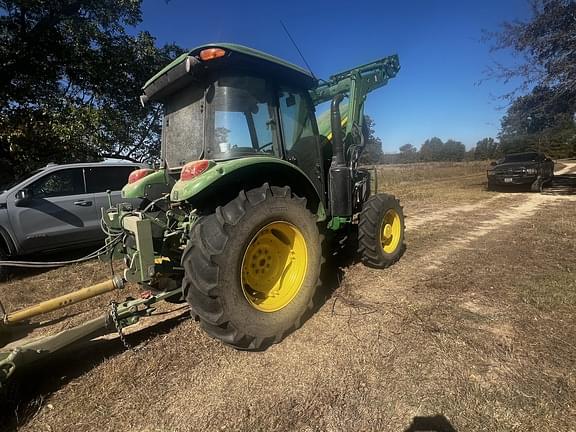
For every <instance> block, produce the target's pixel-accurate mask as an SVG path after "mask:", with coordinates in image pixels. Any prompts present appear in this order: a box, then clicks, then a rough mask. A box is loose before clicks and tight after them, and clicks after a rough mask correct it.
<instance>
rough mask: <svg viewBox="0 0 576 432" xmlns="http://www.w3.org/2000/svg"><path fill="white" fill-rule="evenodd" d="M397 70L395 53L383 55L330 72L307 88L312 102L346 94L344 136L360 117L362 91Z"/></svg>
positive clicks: (382, 82) (383, 81) (384, 81)
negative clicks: (357, 64) (309, 88)
mask: <svg viewBox="0 0 576 432" xmlns="http://www.w3.org/2000/svg"><path fill="white" fill-rule="evenodd" d="M399 70H400V61H399V59H398V56H397V55H392V56H389V57H384V58H382V59H380V60H376V61H374V62H372V63H367V64H365V65H362V66H358V67H356V68H353V69H350V70H347V71H344V72H341V73H339V74H336V75H333V76H331V77H330V79H329V80H328V81H326V82H324V83H322V84H320V85H319V86H318V87H316V88H315V89H314V90H312V91H311V92H310V94H311V96H312V100H313V102H314V105H319V104H321V103H323V102H327V101H330V100H332V99H333V98H334V97H335V96H337V95H343V96H347V97H348V99H349V101H348V114H347V117H348V122H347V125H346V136H348V135H349V134H351V133H352V131H353V130H354V128H355V127H361V126H362V123H363V121H364V102H365V101H366V95H367V94H368V93H370V92H371V91H373V90H376V89H377V88H380V87H382V86H384V85H386V84H387V83H388V80H389V79H390V78H394V77H395V76H396V74H397V73H398V71H399Z"/></svg>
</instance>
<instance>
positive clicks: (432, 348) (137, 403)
mask: <svg viewBox="0 0 576 432" xmlns="http://www.w3.org/2000/svg"><path fill="white" fill-rule="evenodd" d="M405 168H406V169H408V170H414V171H413V173H412V174H406V173H402V172H401V171H402V170H401V169H400V168H397V167H390V168H389V167H385V168H384V169H385V170H388V169H391V170H396V171H394V175H396V177H394V176H393V175H391V174H390V175H388V174H387V178H397V179H401V180H398V181H397V182H396V183H390V184H388V185H387V186H386V188H389V189H388V190H392V191H393V192H395V193H396V194H397V195H398V196H399V197H400V198H401V199H402V200H403V201H404V202H406V204H407V206H406V210H407V213H408V218H407V224H408V227H409V230H408V232H407V245H408V249H407V252H406V254H405V256H404V257H403V259H402V260H401V261H400V262H399V263H397V264H396V265H395V266H393V267H391V268H389V269H386V270H372V269H368V268H366V267H363V266H362V265H360V264H353V265H350V266H347V267H345V268H343V269H342V271H343V273H344V274H343V277H342V281H341V284H340V286H339V288H338V289H337V290H336V291H335V293H334V295H333V296H332V297H331V298H330V299H329V300H328V301H327V302H326V303H325V304H324V305H323V306H322V307H321V308H320V310H319V311H318V313H316V314H315V315H314V316H313V317H312V318H311V319H310V320H309V321H308V322H307V323H306V324H305V325H304V327H303V328H302V329H300V330H299V331H297V332H296V333H295V334H293V335H291V336H290V337H288V338H287V339H286V340H285V341H284V342H283V343H281V344H279V345H276V346H273V347H272V348H270V349H269V350H267V351H266V352H263V353H246V352H237V351H234V350H232V349H229V348H227V347H225V346H223V345H222V344H220V343H218V342H217V341H214V340H210V339H208V338H207V337H206V336H205V335H204V334H203V333H202V332H201V331H200V330H199V328H198V326H197V324H196V323H194V322H193V321H191V320H187V321H184V322H181V321H180V320H177V319H176V320H172V321H169V322H167V323H164V324H162V323H158V324H156V325H155V326H154V327H152V328H150V329H148V330H146V331H140V332H137V333H135V334H132V335H130V336H129V338H130V340H131V341H132V342H133V343H137V344H138V343H139V344H140V345H139V346H140V347H141V349H140V350H139V351H136V352H122V350H121V347H120V346H119V344H118V342H117V341H104V342H99V343H96V344H93V345H91V346H88V347H84V348H83V349H82V350H81V351H80V352H76V353H75V354H67V355H65V356H64V358H60V359H59V360H58V361H57V362H53V363H51V364H50V365H49V369H47V370H49V373H48V374H46V375H45V376H43V375H42V374H39V375H38V374H37V375H36V376H35V377H34V382H33V383H29V385H30V386H31V389H32V390H31V392H30V393H29V394H28V399H26V400H25V401H26V402H27V403H28V406H29V410H28V411H26V410H21V411H20V412H21V413H22V412H24V413H26V412H27V413H28V414H29V415H28V417H27V418H25V419H24V420H22V421H21V430H24V431H49V430H59V431H68V430H70V431H77V430H81V431H83V432H90V431H115V430H127V431H190V430H199V431H205V430H237V431H255V430H266V431H288V430H289V431H317V430H318V431H319V430H330V431H339V430H366V431H369V430H373V431H402V430H408V428H409V427H410V426H411V425H412V426H414V424H415V423H419V424H420V426H421V427H420V429H409V430H448V431H449V430H458V431H486V430H490V431H515V430H517V431H524V430H539V431H559V430H562V431H571V430H575V426H574V425H575V424H576V411H575V407H574V400H576V377H575V376H574V374H573V368H574V365H575V364H576V347H575V346H574V340H575V336H576V318H575V317H576V278H575V276H574V275H575V274H576V263H575V262H574V258H573V257H574V256H575V255H576V245H575V243H574V232H576V201H575V200H574V199H572V198H563V197H550V196H540V195H535V194H496V193H490V192H486V191H484V190H483V186H482V181H483V178H482V176H483V171H482V173H480V172H479V171H477V172H471V170H472V168H471V167H470V166H460V165H458V166H455V167H452V169H450V168H446V167H436V168H437V169H436V170H435V169H433V168H430V167H428V166H418V167H405ZM426 170H432V171H429V173H430V175H431V176H434V175H435V174H438V177H434V181H433V182H431V183H430V184H427V182H426V181H424V180H420V178H421V177H420V176H421V173H422V171H426ZM440 170H444V171H443V173H442V175H441V176H440V175H439V174H440ZM478 170H480V167H478ZM469 172H470V174H468V173H469ZM383 175H384V173H383ZM410 175H413V176H414V179H415V181H413V182H411V181H409V178H410ZM468 175H470V176H472V175H475V176H476V177H468ZM405 197H408V198H407V199H405ZM443 197H444V199H442V198H443ZM99 266H100V265H99V264H95V263H90V264H86V265H85V266H82V267H80V268H68V269H61V270H57V271H53V272H50V273H49V274H46V273H45V274H43V275H37V276H33V277H26V278H24V279H22V280H20V281H16V282H13V283H11V284H8V285H0V293H1V295H2V296H3V297H6V296H7V295H8V296H11V297H10V298H11V300H10V302H11V304H12V305H17V303H18V301H22V300H24V301H23V303H27V302H28V301H32V300H33V297H35V296H36V295H39V294H42V295H44V294H47V293H46V292H45V291H41V290H38V291H36V292H35V293H29V294H27V295H26V297H24V294H22V298H21V300H19V297H18V294H17V293H16V292H17V290H25V289H26V287H30V286H36V284H40V283H45V282H47V281H51V282H52V283H53V286H55V287H60V286H61V285H59V284H58V283H57V282H56V281H57V280H59V278H60V280H66V281H68V280H70V281H71V282H70V283H69V285H68V286H67V288H72V287H76V285H77V284H78V286H81V284H80V283H81V281H84V282H86V281H87V279H89V278H96V279H100V278H101V277H102V276H105V273H106V268H105V267H102V266H100V267H99ZM80 269H82V271H81V272H79V271H78V270H80ZM77 273H78V274H77ZM59 289H60V288H59ZM434 425H441V426H443V427H444V429H438V428H437V429H433V426H434ZM450 427H452V428H453V429H450Z"/></svg>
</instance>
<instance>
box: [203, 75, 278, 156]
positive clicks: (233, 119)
mask: <svg viewBox="0 0 576 432" xmlns="http://www.w3.org/2000/svg"><path fill="white" fill-rule="evenodd" d="M206 101H207V103H208V105H209V107H210V113H211V118H212V121H211V122H209V124H211V126H210V127H209V131H208V132H209V136H210V137H211V138H209V140H208V141H209V142H208V145H207V154H208V155H209V156H208V157H209V158H214V159H222V158H231V157H236V156H237V155H238V154H241V153H247V154H268V155H278V150H277V143H276V139H275V137H276V121H275V108H274V103H273V93H272V91H271V89H270V88H269V86H268V83H267V82H266V81H265V80H264V79H261V78H256V77H251V76H222V77H220V78H219V79H218V80H216V82H215V83H214V84H213V85H212V86H211V87H210V88H209V89H208V91H207V95H206Z"/></svg>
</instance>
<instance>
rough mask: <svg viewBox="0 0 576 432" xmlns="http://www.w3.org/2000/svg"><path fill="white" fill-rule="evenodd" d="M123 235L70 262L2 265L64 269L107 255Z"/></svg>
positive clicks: (7, 262) (29, 262)
mask: <svg viewBox="0 0 576 432" xmlns="http://www.w3.org/2000/svg"><path fill="white" fill-rule="evenodd" d="M121 237H122V235H121V234H119V235H117V236H116V237H114V239H113V240H112V241H111V242H110V243H108V244H106V245H104V246H102V247H101V248H99V249H96V250H95V251H94V252H90V253H89V254H88V255H86V256H84V257H82V258H77V259H73V260H69V261H0V265H2V266H6V267H23V268H52V267H62V266H65V265H69V264H78V263H81V262H84V261H89V260H92V259H94V258H98V257H99V256H102V255H106V254H107V253H109V252H110V251H112V249H113V248H114V247H115V246H116V245H117V244H118V243H119V242H120V239H121Z"/></svg>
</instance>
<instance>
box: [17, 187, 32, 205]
mask: <svg viewBox="0 0 576 432" xmlns="http://www.w3.org/2000/svg"><path fill="white" fill-rule="evenodd" d="M14 198H15V199H14V205H15V206H16V207H22V206H24V205H25V204H26V202H28V201H29V200H30V199H31V198H32V193H31V192H30V190H29V189H22V190H19V191H18V192H16V196H15V197H14Z"/></svg>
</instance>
